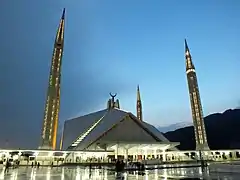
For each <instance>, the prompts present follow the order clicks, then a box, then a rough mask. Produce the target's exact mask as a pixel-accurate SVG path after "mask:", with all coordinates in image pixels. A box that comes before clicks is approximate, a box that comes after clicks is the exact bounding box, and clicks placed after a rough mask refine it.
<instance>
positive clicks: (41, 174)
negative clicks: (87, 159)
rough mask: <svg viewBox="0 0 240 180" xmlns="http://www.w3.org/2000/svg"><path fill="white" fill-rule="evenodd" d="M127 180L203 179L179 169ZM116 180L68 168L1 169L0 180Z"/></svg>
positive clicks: (109, 174)
mask: <svg viewBox="0 0 240 180" xmlns="http://www.w3.org/2000/svg"><path fill="white" fill-rule="evenodd" d="M124 177H125V178H124V179H125V180H134V179H139V180H141V179H142V180H160V179H182V178H193V177H196V178H197V177H203V175H202V173H201V171H200V169H199V168H187V169H186V168H178V169H161V170H151V171H145V175H142V174H141V173H138V172H128V173H124ZM26 179H27V180H114V179H116V178H115V172H114V171H111V170H107V169H106V168H102V169H92V170H91V171H90V170H89V168H79V167H73V168H66V167H54V168H50V167H40V168H36V167H34V168H31V167H19V168H16V169H9V171H8V172H4V169H0V180H26ZM204 179H212V180H214V179H216V180H221V179H224V180H235V179H236V180H239V179H240V173H239V174H238V173H231V172H229V173H227V172H224V173H221V172H214V173H210V174H209V173H206V174H205V175H204Z"/></svg>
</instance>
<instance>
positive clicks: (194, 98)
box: [185, 39, 209, 150]
mask: <svg viewBox="0 0 240 180" xmlns="http://www.w3.org/2000/svg"><path fill="white" fill-rule="evenodd" d="M185 57H186V73H187V81H188V89H189V95H190V103H191V109H192V119H193V125H194V132H195V140H196V150H209V147H208V142H207V135H206V130H205V124H204V121H203V111H202V104H201V98H200V93H199V88H198V82H197V75H196V71H195V67H194V65H193V62H192V57H191V54H190V51H189V48H188V45H187V41H186V39H185Z"/></svg>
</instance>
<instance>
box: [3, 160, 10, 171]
mask: <svg viewBox="0 0 240 180" xmlns="http://www.w3.org/2000/svg"><path fill="white" fill-rule="evenodd" d="M9 166H10V163H9V161H8V160H7V161H6V166H5V170H4V172H5V173H7V172H8V169H9Z"/></svg>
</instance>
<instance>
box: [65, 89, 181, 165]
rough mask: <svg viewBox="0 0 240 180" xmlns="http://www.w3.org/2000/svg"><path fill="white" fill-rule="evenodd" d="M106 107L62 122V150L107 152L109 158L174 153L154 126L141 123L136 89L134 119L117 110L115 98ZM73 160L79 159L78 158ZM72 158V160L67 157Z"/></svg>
mask: <svg viewBox="0 0 240 180" xmlns="http://www.w3.org/2000/svg"><path fill="white" fill-rule="evenodd" d="M110 95H111V98H110V99H109V100H108V103H107V108H106V109H103V110H100V111H97V112H93V113H90V114H87V115H84V116H81V117H78V118H74V119H71V120H67V121H65V124H64V131H63V135H62V140H61V149H62V150H65V151H73V150H74V151H96V152H97V151H100V152H104V151H105V152H108V153H107V156H108V158H110V159H119V158H122V159H131V160H134V161H135V160H142V159H143V160H145V159H152V158H157V159H162V160H163V159H164V157H163V153H164V152H165V151H168V150H177V149H176V146H177V145H179V143H177V142H170V141H169V140H168V139H166V138H165V137H164V136H163V135H162V133H161V132H160V131H158V129H156V128H155V127H154V126H153V125H151V124H149V123H147V122H145V121H143V120H142V103H141V98H140V91H139V87H138V89H137V112H138V115H137V117H136V116H135V115H134V114H132V113H131V112H127V111H124V110H121V109H120V103H119V100H118V99H117V100H116V101H115V96H116V94H115V95H112V94H111V93H110ZM74 158H78V159H81V158H82V157H81V155H79V156H76V157H74ZM70 159H71V158H70Z"/></svg>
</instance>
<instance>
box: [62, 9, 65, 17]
mask: <svg viewBox="0 0 240 180" xmlns="http://www.w3.org/2000/svg"><path fill="white" fill-rule="evenodd" d="M62 19H65V8H63V13H62Z"/></svg>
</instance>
